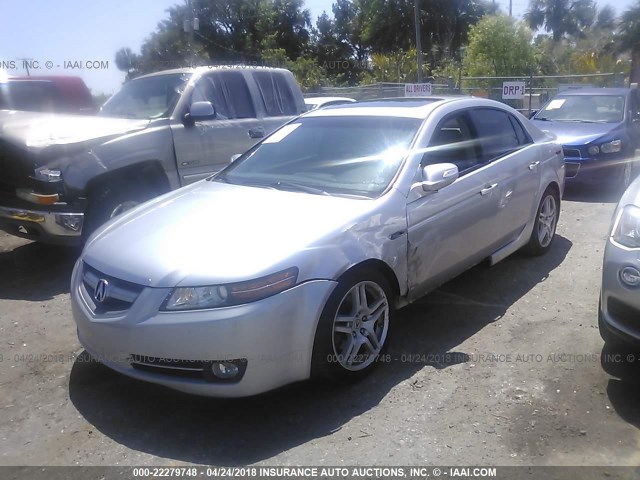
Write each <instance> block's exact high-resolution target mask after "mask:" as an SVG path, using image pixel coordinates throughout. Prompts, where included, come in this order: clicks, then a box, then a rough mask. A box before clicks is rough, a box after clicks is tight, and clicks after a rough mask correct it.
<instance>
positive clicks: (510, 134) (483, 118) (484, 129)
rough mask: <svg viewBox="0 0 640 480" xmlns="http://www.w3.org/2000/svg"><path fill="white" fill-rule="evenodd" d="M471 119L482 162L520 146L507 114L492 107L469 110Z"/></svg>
mask: <svg viewBox="0 0 640 480" xmlns="http://www.w3.org/2000/svg"><path fill="white" fill-rule="evenodd" d="M470 116H471V121H472V122H473V126H474V128H475V130H476V134H477V135H478V141H479V143H480V148H481V149H482V162H483V163H484V162H488V161H491V160H493V159H494V158H498V157H501V156H502V155H505V154H507V153H509V152H512V151H513V150H515V149H516V148H518V147H519V146H520V142H519V140H518V136H517V135H516V131H515V129H514V128H513V124H512V123H511V121H510V120H509V114H508V113H507V112H503V111H502V110H497V109H492V108H476V109H473V110H471V111H470Z"/></svg>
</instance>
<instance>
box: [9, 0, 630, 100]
mask: <svg viewBox="0 0 640 480" xmlns="http://www.w3.org/2000/svg"><path fill="white" fill-rule="evenodd" d="M194 1H197V0H194ZM218 1H224V0H218ZM333 1H334V0H306V2H305V5H306V8H308V9H310V10H311V14H312V18H313V22H314V23H315V19H316V17H317V16H319V15H321V14H322V12H323V11H326V12H327V13H329V14H331V5H332V4H333ZM512 1H513V15H514V16H516V17H521V16H522V15H523V14H524V12H525V11H526V9H527V7H528V5H529V1H528V0H512ZM635 1H636V0H599V1H598V4H599V5H600V6H604V5H607V4H608V5H612V6H613V7H614V8H615V9H616V11H617V12H618V13H620V12H622V11H624V10H625V9H626V8H627V7H628V6H629V5H631V4H632V3H635ZM182 2H183V0H54V1H52V0H29V1H24V0H0V15H1V16H2V19H3V22H2V28H1V29H0V70H2V69H4V71H5V73H6V74H8V75H25V74H26V72H25V70H24V68H23V61H22V60H20V59H30V60H31V62H32V65H34V66H35V65H36V64H35V62H37V66H38V68H32V69H31V74H32V75H46V74H49V75H77V76H80V77H82V78H83V79H84V81H85V83H86V84H87V85H88V86H89V88H90V89H91V91H92V92H93V93H94V94H100V93H106V94H111V93H113V92H114V91H115V90H117V89H118V88H119V86H120V85H121V84H122V81H123V80H124V73H123V72H121V71H119V70H118V69H117V68H116V65H115V60H114V55H115V52H116V51H117V50H118V49H120V48H122V47H129V48H131V49H132V50H133V51H134V52H138V51H139V49H140V46H141V45H142V43H143V42H144V39H145V38H146V37H147V36H148V35H149V34H150V33H151V32H152V31H153V30H155V28H156V25H157V24H158V22H160V21H161V20H163V19H164V18H166V17H167V13H166V10H167V8H168V7H170V6H172V5H175V4H177V3H182ZM496 3H498V4H499V5H500V6H501V8H502V11H503V12H505V13H507V12H508V11H509V0H496ZM89 66H91V68H89Z"/></svg>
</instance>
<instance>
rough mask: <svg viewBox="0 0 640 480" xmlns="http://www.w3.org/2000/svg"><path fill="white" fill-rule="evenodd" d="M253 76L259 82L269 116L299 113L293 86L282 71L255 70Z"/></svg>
mask: <svg viewBox="0 0 640 480" xmlns="http://www.w3.org/2000/svg"><path fill="white" fill-rule="evenodd" d="M253 77H254V78H255V80H256V83H257V84H258V90H260V96H261V97H262V101H263V103H264V107H265V111H266V113H267V116H269V117H279V116H287V115H296V114H297V113H298V111H297V108H296V102H295V99H294V96H293V93H292V92H291V87H290V86H289V82H287V80H286V78H285V77H284V75H283V74H282V73H278V72H255V73H254V74H253Z"/></svg>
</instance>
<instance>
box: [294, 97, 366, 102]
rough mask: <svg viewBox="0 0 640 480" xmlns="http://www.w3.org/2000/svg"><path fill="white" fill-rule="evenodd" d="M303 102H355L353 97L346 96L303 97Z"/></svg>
mask: <svg viewBox="0 0 640 480" xmlns="http://www.w3.org/2000/svg"><path fill="white" fill-rule="evenodd" d="M304 101H305V102H307V101H308V102H314V103H316V102H355V99H353V98H348V97H305V99H304Z"/></svg>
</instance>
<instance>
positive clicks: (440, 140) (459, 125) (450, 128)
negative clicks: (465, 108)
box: [422, 112, 481, 173]
mask: <svg viewBox="0 0 640 480" xmlns="http://www.w3.org/2000/svg"><path fill="white" fill-rule="evenodd" d="M435 163H453V164H454V165H456V166H457V167H458V171H459V172H460V173H464V172H465V171H468V170H470V169H472V168H473V167H475V166H477V165H479V164H480V163H481V162H480V159H479V158H478V155H477V151H476V146H475V142H474V136H473V134H472V132H471V128H470V125H469V120H468V117H467V114H466V113H464V112H461V113H457V114H454V115H453V116H450V117H448V118H446V119H445V120H444V121H443V122H442V123H441V124H440V125H438V127H437V128H436V131H435V132H434V134H433V137H432V138H431V142H430V143H429V148H428V150H427V152H426V153H425V154H424V157H423V159H422V165H423V166H424V165H432V164H435Z"/></svg>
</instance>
